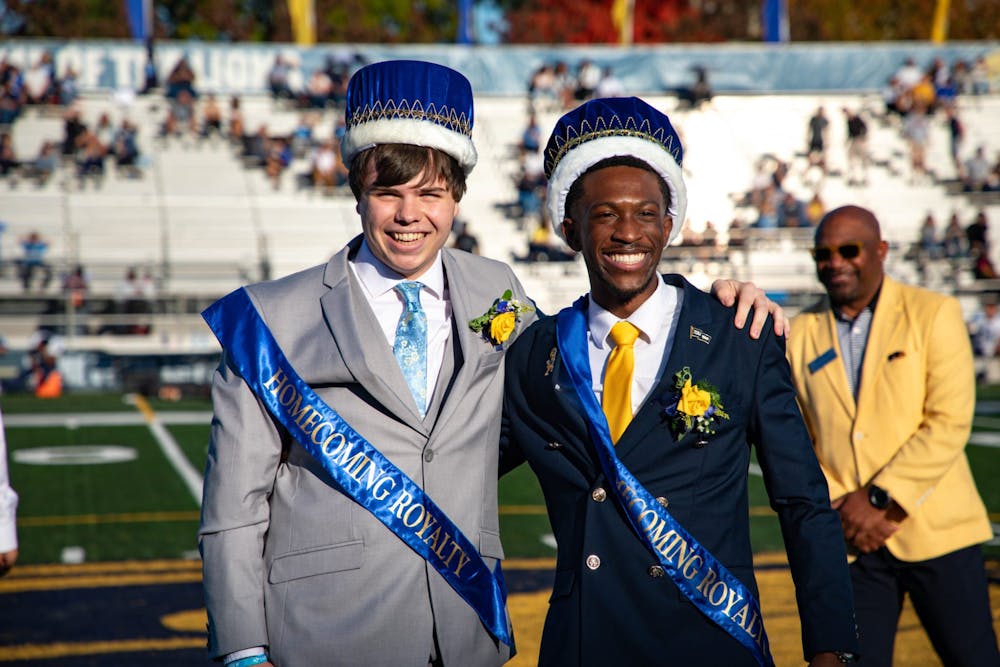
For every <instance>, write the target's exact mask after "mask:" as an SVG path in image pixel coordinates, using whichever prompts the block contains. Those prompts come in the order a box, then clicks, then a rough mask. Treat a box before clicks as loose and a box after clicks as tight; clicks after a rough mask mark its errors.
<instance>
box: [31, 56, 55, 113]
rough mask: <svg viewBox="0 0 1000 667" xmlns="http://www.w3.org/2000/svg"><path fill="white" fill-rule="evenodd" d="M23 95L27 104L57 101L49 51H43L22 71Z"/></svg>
mask: <svg viewBox="0 0 1000 667" xmlns="http://www.w3.org/2000/svg"><path fill="white" fill-rule="evenodd" d="M24 96H25V102H26V103H28V104H54V103H56V102H58V87H57V85H56V76H55V68H54V66H53V64H52V54H51V53H50V52H48V51H43V52H42V54H41V55H40V56H39V57H38V60H37V61H35V64H34V65H32V66H31V67H29V68H28V71H27V72H25V73H24Z"/></svg>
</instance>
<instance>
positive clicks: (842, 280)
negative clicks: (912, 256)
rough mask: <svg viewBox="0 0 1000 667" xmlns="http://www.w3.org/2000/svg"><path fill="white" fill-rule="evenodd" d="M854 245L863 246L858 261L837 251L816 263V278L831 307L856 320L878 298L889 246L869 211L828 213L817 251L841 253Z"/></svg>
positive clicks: (848, 209)
mask: <svg viewBox="0 0 1000 667" xmlns="http://www.w3.org/2000/svg"><path fill="white" fill-rule="evenodd" d="M852 244H860V246H861V248H860V251H859V252H858V254H857V256H856V257H852V258H850V259H845V258H844V257H843V256H842V255H841V253H840V251H839V250H837V251H836V252H831V253H830V254H829V258H828V259H824V260H823V261H817V262H816V276H817V277H818V278H819V281H820V282H821V283H823V287H825V288H826V291H827V294H829V296H830V303H831V304H833V306H834V307H835V308H837V309H839V310H840V311H841V313H842V314H843V315H844V316H845V317H857V315H858V313H860V312H861V311H862V310H864V308H865V307H866V306H867V305H868V304H869V303H870V302H871V300H872V299H873V298H874V297H875V293H876V292H877V291H878V288H879V287H880V286H881V284H882V275H883V268H882V266H883V263H884V262H885V257H886V253H888V251H889V245H888V244H887V243H886V242H885V241H883V240H882V238H881V233H880V231H879V225H878V220H876V219H875V216H874V215H872V213H871V212H870V211H868V210H866V209H863V208H860V207H858V206H844V207H841V208H839V209H836V210H834V211H831V212H830V213H828V214H827V215H826V217H825V218H823V220H822V221H821V222H820V226H819V227H818V228H817V230H816V247H817V248H820V247H826V248H837V249H839V248H841V247H843V246H847V245H852ZM848 254H851V253H848Z"/></svg>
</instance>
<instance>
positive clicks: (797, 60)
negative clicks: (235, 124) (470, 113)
mask: <svg viewBox="0 0 1000 667" xmlns="http://www.w3.org/2000/svg"><path fill="white" fill-rule="evenodd" d="M45 50H50V51H52V52H53V53H54V55H55V59H56V65H57V71H58V72H59V73H60V74H61V73H62V72H63V70H64V68H65V67H66V65H72V66H73V67H74V69H76V71H77V72H78V74H79V78H78V81H79V83H80V87H81V88H82V89H83V90H85V91H102V90H114V89H119V88H133V89H134V88H137V87H139V85H140V84H141V82H142V80H143V68H144V66H145V63H146V50H145V47H144V45H143V44H141V43H139V42H125V41H84V40H74V41H66V42H55V41H40V40H10V41H6V42H4V43H0V57H9V58H11V59H13V61H14V62H16V63H19V64H21V65H25V66H26V65H28V64H30V63H33V62H34V61H36V60H37V59H38V56H39V55H40V54H41V53H42V52H43V51H45ZM289 51H295V52H297V53H298V54H299V57H300V59H301V63H302V68H303V70H304V71H305V72H306V73H308V72H310V71H311V70H313V69H315V68H316V67H321V66H322V65H323V63H324V62H325V61H326V59H327V57H331V56H332V57H334V58H338V59H341V60H350V59H352V58H354V57H355V56H356V55H357V56H360V58H362V59H363V60H364V61H365V62H374V61H379V60H387V59H395V58H409V59H421V60H430V61H433V62H438V63H441V64H444V65H449V66H451V67H454V68H455V69H458V70H460V71H461V72H463V73H465V75H466V76H468V77H469V79H470V80H471V81H472V86H473V89H474V90H475V91H476V93H477V94H481V95H517V94H521V93H523V92H524V91H525V89H526V83H527V80H528V77H529V75H530V73H531V72H532V71H534V70H535V69H537V68H538V66H539V65H541V64H543V63H550V62H555V61H558V60H561V61H564V62H566V63H567V64H569V65H570V67H575V66H576V64H577V63H579V62H580V60H582V59H584V58H589V59H591V60H593V61H594V62H596V63H597V64H599V65H601V66H610V67H611V68H613V70H614V72H615V74H616V75H617V76H618V77H619V78H620V79H621V80H622V81H623V83H624V85H625V89H626V90H627V91H629V92H630V93H633V94H656V93H660V92H663V91H668V90H672V89H676V88H678V87H680V86H684V85H687V84H689V83H690V82H691V81H692V80H693V74H692V69H693V68H694V67H705V68H707V70H708V72H709V79H710V81H711V84H712V87H713V88H714V89H715V90H716V91H717V92H729V93H741V92H753V93H806V92H862V91H875V90H878V89H880V88H881V87H883V86H884V85H885V83H886V81H887V80H888V78H889V76H890V75H891V74H892V73H893V72H895V71H896V70H897V69H898V68H899V66H900V65H901V64H902V62H903V60H904V59H906V58H907V57H913V58H914V59H915V60H916V62H917V64H918V65H920V66H922V67H923V66H926V65H927V64H929V63H930V62H931V60H932V59H933V58H935V57H940V58H942V59H943V60H944V61H945V62H946V63H949V64H951V63H953V62H955V61H957V60H966V61H969V62H971V61H972V60H974V59H975V58H976V57H978V56H981V55H985V56H989V55H991V54H998V53H1000V42H996V41H994V42H961V43H950V44H943V45H937V44H931V43H926V42H878V43H846V44H843V43H841V44H815V43H811V44H805V43H803V44H711V45H706V44H693V45H668V46H650V47H633V48H629V49H621V48H618V47H612V46H588V47H543V46H459V45H393V46H385V45H377V44H358V45H345V44H327V45H319V46H315V47H310V48H300V47H296V46H294V45H289V44H268V45H248V44H215V43H203V42H158V43H157V46H156V59H155V62H156V64H157V69H158V71H159V73H160V77H161V81H162V79H163V77H164V76H165V75H166V73H167V72H168V71H169V69H170V68H171V67H172V66H173V64H174V63H175V62H177V60H178V59H179V58H180V57H181V56H187V57H188V59H189V61H190V62H191V64H192V66H193V68H194V70H195V72H196V74H197V76H198V81H197V86H198V88H199V89H200V90H205V91H214V92H217V93H224V94H232V93H239V94H250V93H259V92H263V91H264V89H265V88H264V86H265V80H266V74H267V71H268V69H269V68H270V66H271V64H272V62H273V60H274V56H275V54H277V53H280V52H289Z"/></svg>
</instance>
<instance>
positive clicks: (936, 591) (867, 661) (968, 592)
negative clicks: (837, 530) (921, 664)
mask: <svg viewBox="0 0 1000 667" xmlns="http://www.w3.org/2000/svg"><path fill="white" fill-rule="evenodd" d="M851 581H852V583H853V584H854V606H855V610H856V613H857V621H858V632H859V634H860V637H861V662H860V663H858V664H859V665H862V666H863V667H892V650H893V645H894V642H895V638H896V626H897V625H898V623H899V615H900V612H901V611H902V609H903V599H904V596H906V595H909V596H910V601H911V602H912V603H913V608H914V609H915V610H916V612H917V616H919V617H920V622H921V623H922V624H923V626H924V629H925V630H926V631H927V635H928V636H929V637H930V640H931V643H932V644H933V645H934V650H935V651H937V653H938V656H939V657H940V658H941V662H942V663H944V665H945V667H1000V651H998V649H997V638H996V633H995V632H994V631H993V614H992V612H991V611H990V600H989V592H988V590H987V582H986V569H985V566H984V565H983V555H982V551H981V550H980V548H979V547H978V546H971V547H966V548H964V549H959V550H958V551H953V552H951V553H948V554H945V555H944V556H940V557H938V558H932V559H930V560H925V561H917V562H914V563H909V562H905V561H901V560H899V559H898V558H896V557H894V556H893V555H892V554H890V553H889V551H888V550H887V549H885V548H884V547H883V548H882V549H879V550H878V551H876V552H874V553H870V554H864V555H862V556H860V557H859V558H858V559H857V560H856V561H854V563H853V564H852V565H851Z"/></svg>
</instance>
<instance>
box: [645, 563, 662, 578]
mask: <svg viewBox="0 0 1000 667" xmlns="http://www.w3.org/2000/svg"><path fill="white" fill-rule="evenodd" d="M646 574H648V575H649V576H651V577H652V578H653V579H659V578H660V577H662V576H663V575H664V572H663V568H662V567H660V566H659V565H650V566H649V567H648V568H646Z"/></svg>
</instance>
